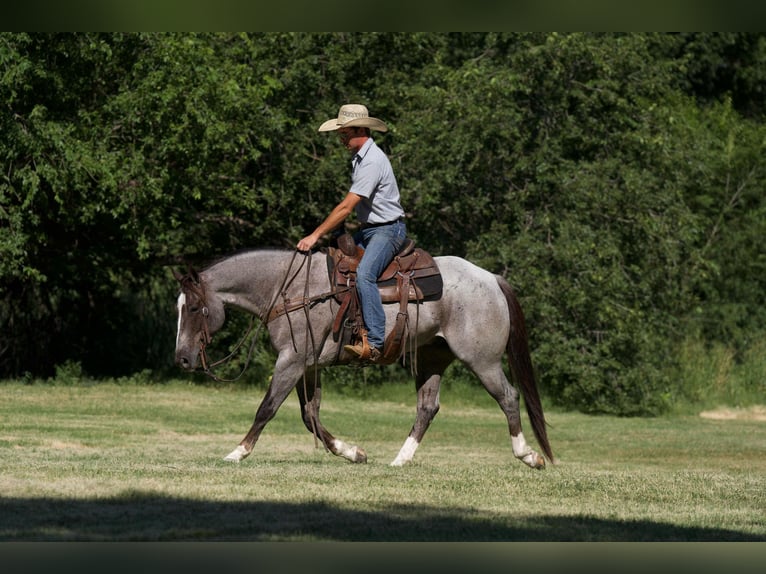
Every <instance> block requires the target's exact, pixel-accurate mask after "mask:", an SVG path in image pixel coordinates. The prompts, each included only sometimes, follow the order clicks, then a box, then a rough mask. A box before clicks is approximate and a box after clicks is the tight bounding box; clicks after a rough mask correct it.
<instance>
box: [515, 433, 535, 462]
mask: <svg viewBox="0 0 766 574" xmlns="http://www.w3.org/2000/svg"><path fill="white" fill-rule="evenodd" d="M511 445H512V446H513V456H515V457H516V458H523V457H524V456H526V455H528V454H529V453H530V452H532V448H531V447H530V446H529V445H528V444H527V441H526V440H525V439H524V433H523V432H520V433H519V434H518V435H517V436H511Z"/></svg>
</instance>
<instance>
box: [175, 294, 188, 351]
mask: <svg viewBox="0 0 766 574" xmlns="http://www.w3.org/2000/svg"><path fill="white" fill-rule="evenodd" d="M184 305H186V295H184V294H183V293H181V294H180V295H179V296H178V329H177V330H176V349H178V341H179V339H180V338H181V311H182V310H183V307H184Z"/></svg>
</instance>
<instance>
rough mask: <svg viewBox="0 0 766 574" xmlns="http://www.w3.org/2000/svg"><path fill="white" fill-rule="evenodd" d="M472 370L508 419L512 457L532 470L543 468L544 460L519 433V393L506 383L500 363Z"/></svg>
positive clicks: (522, 434)
mask: <svg viewBox="0 0 766 574" xmlns="http://www.w3.org/2000/svg"><path fill="white" fill-rule="evenodd" d="M473 370H474V373H476V376H477V377H479V379H480V380H481V382H482V384H483V385H484V388H486V389H487V392H489V394H490V395H492V397H493V398H494V399H495V400H496V401H497V404H498V405H500V408H501V409H502V411H503V413H505V417H506V418H507V419H508V429H509V430H510V432H511V446H512V447H513V455H514V456H515V457H516V458H518V459H520V460H521V461H523V462H524V463H525V464H526V465H528V466H530V467H532V468H545V459H544V458H543V457H542V456H540V455H539V454H538V453H537V452H535V451H534V450H532V447H530V446H529V444H527V441H526V439H525V438H524V433H522V432H521V416H520V414H519V391H518V390H517V389H516V387H514V386H513V385H511V384H510V382H508V379H507V378H506V376H505V373H504V372H503V368H502V366H501V365H500V363H499V362H498V363H497V364H496V365H495V366H488V367H487V368H485V369H477V368H476V367H475V366H473Z"/></svg>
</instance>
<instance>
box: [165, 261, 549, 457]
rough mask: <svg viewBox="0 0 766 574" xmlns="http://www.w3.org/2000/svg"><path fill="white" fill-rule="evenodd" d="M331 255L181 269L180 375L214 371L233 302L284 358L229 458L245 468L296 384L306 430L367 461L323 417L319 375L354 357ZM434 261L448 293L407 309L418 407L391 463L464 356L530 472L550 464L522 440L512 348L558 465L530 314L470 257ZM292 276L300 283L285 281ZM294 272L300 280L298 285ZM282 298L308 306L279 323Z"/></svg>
mask: <svg viewBox="0 0 766 574" xmlns="http://www.w3.org/2000/svg"><path fill="white" fill-rule="evenodd" d="M326 257H327V255H326V254H325V253H322V252H315V253H313V254H303V253H300V252H293V251H287V250H278V249H258V250H250V251H245V252H241V253H238V254H234V255H231V256H229V257H226V258H224V259H221V260H219V261H218V262H216V263H214V264H212V265H210V266H209V267H207V268H205V269H204V270H202V271H199V272H197V271H193V270H190V271H189V273H188V274H186V275H184V276H181V275H180V274H177V273H176V278H177V279H178V280H179V281H180V285H181V292H180V294H179V296H178V333H177V337H176V353H175V359H176V363H177V364H178V365H180V366H181V367H182V368H183V369H186V370H194V369H196V368H197V367H198V365H199V364H200V363H203V365H204V366H205V369H206V370H207V365H206V364H205V363H206V358H205V346H206V345H207V344H208V343H209V342H210V341H211V337H212V335H213V334H214V333H215V332H216V331H217V330H219V329H220V328H221V326H222V325H223V323H224V318H225V312H224V308H225V307H226V306H231V307H234V308H237V309H240V310H243V311H245V312H247V313H250V314H252V315H255V316H256V317H258V318H259V319H260V324H261V326H264V325H265V327H266V328H267V329H268V332H269V336H270V339H271V342H272V344H273V346H274V348H275V350H276V351H277V353H278V356H277V361H276V364H275V368H274V374H273V376H272V379H271V383H270V384H269V387H268V390H267V391H266V395H265V397H264V399H263V401H262V402H261V404H260V406H259V407H258V410H257V412H256V415H255V420H254V422H253V424H252V426H251V428H250V430H249V431H248V433H247V434H246V435H245V437H244V438H243V439H242V441H241V442H240V444H239V445H238V446H237V447H236V448H235V449H234V450H233V451H232V452H231V453H230V454H229V455H228V456H226V457H225V460H228V461H232V462H239V461H241V460H243V459H244V458H245V457H247V456H248V455H249V454H250V453H251V452H252V450H253V447H254V446H255V443H256V441H257V440H258V438H259V436H260V434H261V432H262V431H263V429H264V427H265V426H266V424H267V423H268V422H269V420H271V419H272V417H274V415H275V414H276V412H277V410H278V409H279V407H280V405H282V403H283V402H284V400H285V399H286V398H287V396H288V395H289V394H290V392H291V391H292V389H293V388H295V389H296V390H297V394H298V398H299V401H300V408H301V415H302V418H303V422H304V424H305V426H306V428H307V429H308V430H309V432H311V433H313V434H314V435H315V437H316V438H317V439H318V440H319V441H321V443H322V444H323V445H324V447H325V448H326V449H327V450H329V451H330V452H332V453H333V454H335V455H338V456H341V457H343V458H346V459H347V460H349V461H351V462H358V463H361V462H366V461H367V455H366V453H365V452H364V450H363V449H361V448H359V447H358V446H355V445H350V444H347V443H345V442H344V441H342V440H340V439H338V438H335V437H334V436H333V435H332V434H330V432H328V431H327V429H325V428H324V426H323V425H322V423H321V422H320V420H319V405H320V401H321V380H320V376H319V374H320V370H321V369H322V368H323V367H327V366H331V365H336V364H344V363H349V362H351V361H352V358H351V357H350V356H349V355H348V353H346V352H345V351H343V350H342V349H341V348H339V345H342V342H336V341H335V340H334V338H333V336H332V334H331V331H332V325H333V320H334V315H335V313H336V312H337V310H338V304H337V302H336V301H335V300H334V298H333V297H332V296H327V294H328V292H330V291H331V285H330V280H329V278H328V272H327V265H326ZM434 259H435V261H436V263H437V264H438V267H439V270H440V272H441V276H442V279H443V290H442V294H441V297H440V298H438V299H436V300H426V301H421V302H418V303H410V304H409V309H408V311H409V313H408V314H409V316H410V321H409V325H410V329H409V333H408V335H407V336H408V341H407V347H406V348H407V349H408V351H407V353H406V354H405V356H404V357H403V360H404V361H405V362H406V361H407V360H408V361H409V362H410V366H411V367H414V370H415V371H416V373H415V378H416V385H415V387H416V390H417V410H416V416H415V423H414V425H413V426H412V429H411V430H410V433H409V436H408V437H407V439H406V440H405V441H404V444H403V445H402V447H401V449H400V451H399V453H398V454H397V456H396V458H395V459H394V460H393V461H392V462H391V465H392V466H402V465H404V464H406V463H408V462H410V461H411V460H412V459H413V456H414V455H415V451H416V449H417V448H418V446H419V445H420V443H421V441H422V440H423V436H424V435H425V432H426V430H427V429H428V426H429V425H430V423H431V421H432V420H433V418H434V416H435V415H436V413H437V412H438V411H439V386H440V382H441V377H442V375H443V373H444V371H445V369H446V368H447V366H448V365H449V364H450V363H451V362H452V361H453V360H454V359H455V358H457V359H460V360H461V361H463V363H465V364H466V365H467V366H468V367H469V368H470V369H471V370H472V371H473V372H474V373H475V374H476V376H477V377H478V378H479V380H480V381H481V383H482V384H483V385H484V387H485V388H486V390H487V392H489V394H490V395H491V396H492V397H493V398H494V399H495V400H496V401H497V403H498V404H499V405H500V408H501V409H502V411H503V413H505V416H506V418H507V419H508V427H509V430H510V434H511V446H512V449H513V454H514V456H516V457H517V458H519V459H521V460H522V461H523V462H524V463H525V464H527V465H528V466H530V467H532V468H544V467H545V459H544V458H543V456H541V455H540V454H538V453H537V452H535V451H534V450H533V449H532V448H531V447H530V446H529V444H528V443H527V441H526V440H525V438H524V434H523V433H522V430H521V418H520V413H519V393H518V391H517V390H516V388H515V387H514V386H512V385H511V384H510V383H509V381H508V379H507V378H506V376H505V373H504V372H503V366H502V359H503V355H504V354H505V353H506V352H507V354H508V360H509V364H510V370H511V374H512V378H513V380H514V382H515V383H516V385H518V386H519V387H520V388H521V390H522V393H523V395H524V402H525V406H526V409H527V414H528V416H529V419H530V422H531V425H532V429H533V431H534V434H535V437H536V438H537V442H538V444H539V446H540V448H541V450H542V451H543V454H544V455H545V456H546V457H547V458H548V459H549V460H550V461H553V454H552V451H551V447H550V444H549V442H548V437H547V432H546V426H545V424H546V423H545V418H544V415H543V409H542V405H541V403H540V397H539V394H538V391H537V386H536V383H535V377H534V374H533V368H532V362H531V358H530V355H529V348H528V342H527V334H526V328H525V323H524V315H523V313H522V310H521V307H520V305H519V302H518V300H517V298H516V295H515V294H514V292H513V290H512V289H511V287H510V285H509V284H508V283H507V282H506V281H505V279H503V278H502V277H500V276H499V275H494V274H492V273H490V272H489V271H486V270H484V269H481V268H479V267H477V266H476V265H473V264H472V263H470V262H468V261H466V260H464V259H461V258H458V257H451V256H448V257H436V258H434ZM291 274H292V275H293V278H294V279H296V280H288V276H290V275H291ZM297 275H301V277H300V279H297ZM280 298H281V300H282V301H286V300H292V301H294V300H298V301H301V300H303V301H304V303H305V304H303V305H300V306H299V308H298V310H296V311H293V312H289V313H284V314H280V315H279V316H276V317H275V316H274V314H272V313H271V311H272V310H273V308H274V305H275V303H276V302H277V301H278V300H280ZM385 307H386V326H387V330H390V328H391V325H392V324H394V322H395V320H396V315H397V313H398V311H399V305H386V306H385ZM416 315H417V320H414V317H415V316H416ZM413 325H415V326H414V327H413ZM301 381H302V382H301ZM299 383H300V384H299Z"/></svg>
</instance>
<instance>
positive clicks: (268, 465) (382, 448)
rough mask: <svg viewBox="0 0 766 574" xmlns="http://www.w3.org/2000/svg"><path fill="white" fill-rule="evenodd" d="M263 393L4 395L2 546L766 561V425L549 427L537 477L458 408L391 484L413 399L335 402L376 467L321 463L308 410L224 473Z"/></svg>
mask: <svg viewBox="0 0 766 574" xmlns="http://www.w3.org/2000/svg"><path fill="white" fill-rule="evenodd" d="M262 393H263V391H262V390H258V389H252V388H251V389H244V388H235V387H223V388H214V387H204V386H198V385H190V384H185V383H181V382H176V383H172V384H167V385H135V384H115V383H102V384H78V385H67V386H59V385H50V384H32V385H24V384H21V383H5V384H0V420H2V427H1V429H0V468H1V469H2V470H1V474H0V493H1V495H0V496H1V498H0V540H3V541H29V540H32V541H60V540H83V541H134V540H142V541H154V540H173V541H176V540H182V541H200V540H205V541H210V540H224V541H236V540H254V541H399V542H402V541H766V421H764V420H762V418H763V417H761V416H760V415H761V414H762V411H758V410H757V409H753V410H751V411H748V412H740V413H736V412H735V413H733V415H732V412H731V411H730V412H728V413H726V412H722V413H720V414H724V415H727V416H726V417H724V418H715V416H716V413H711V414H709V416H705V417H702V416H675V417H667V418H654V419H638V418H636V419H625V418H614V417H592V416H586V415H582V414H576V413H567V412H557V411H550V412H548V413H547V418H548V422H549V425H550V428H549V436H550V439H551V443H552V446H553V449H554V452H555V453H556V454H557V456H558V458H559V463H558V464H557V465H549V466H548V468H546V469H545V470H544V471H533V470H531V469H529V468H527V467H526V466H525V465H523V464H522V463H521V462H519V461H517V460H515V459H514V458H513V456H512V453H511V447H510V440H509V437H508V432H507V427H506V424H505V420H504V418H503V416H502V414H501V413H500V410H499V409H498V408H497V406H496V405H495V404H494V403H492V402H491V399H489V398H488V397H486V396H485V395H483V394H478V391H477V394H476V396H475V397H473V396H472V395H470V393H468V394H466V393H465V392H463V393H462V394H460V395H459V396H458V395H457V394H454V395H453V394H452V393H451V392H450V391H449V390H445V391H444V392H443V394H442V401H441V402H442V410H441V412H440V413H439V415H438V416H437V418H436V420H435V422H434V424H433V425H432V427H431V429H430V430H429V432H428V434H427V435H426V438H425V441H424V442H423V444H422V445H421V447H420V450H419V451H418V453H417V454H416V456H415V460H414V462H413V464H411V465H410V466H408V467H404V468H392V467H389V466H388V463H389V462H390V461H391V460H393V458H394V457H395V456H396V453H397V452H398V449H399V447H400V446H401V444H402V442H403V441H404V439H405V437H406V435H407V433H408V431H409V429H410V426H411V424H412V422H413V418H414V404H415V397H414V394H413V393H412V392H410V390H409V389H401V390H395V391H394V392H388V393H387V394H386V395H385V396H386V397H387V398H386V400H383V399H381V398H380V397H376V396H374V394H370V396H369V397H367V398H365V399H362V398H352V397H349V396H342V395H341V394H335V393H333V390H332V389H326V390H325V398H324V404H323V408H322V413H323V421H324V422H325V424H326V426H327V427H328V428H329V430H330V431H331V432H333V433H335V434H336V436H338V437H340V438H343V439H344V440H346V441H348V442H351V443H354V444H359V445H360V446H362V447H363V448H365V449H366V450H367V454H368V457H369V462H368V463H367V464H366V465H353V464H350V463H348V462H346V461H344V460H342V459H339V458H336V457H334V456H332V455H329V454H327V453H325V452H324V451H323V450H322V449H321V448H316V447H315V444H314V441H313V439H312V437H311V435H310V434H308V433H307V432H306V431H305V430H304V428H303V425H302V423H301V421H300V419H299V415H298V412H299V409H298V404H297V399H296V398H295V396H294V395H292V396H291V397H290V398H289V399H288V401H287V403H285V405H284V406H283V407H282V409H281V410H280V411H279V413H278V414H277V416H276V418H275V419H274V420H273V421H272V422H271V423H270V424H269V426H267V427H266V431H265V432H264V434H263V436H262V438H261V440H260V441H259V442H258V444H257V445H256V450H255V452H254V453H253V455H252V456H250V458H248V459H246V460H245V461H244V462H243V463H241V464H239V465H233V464H230V463H225V462H224V461H223V460H222V458H223V456H225V455H226V454H227V453H228V452H229V451H230V450H231V449H232V448H234V447H235V446H236V445H237V444H238V442H239V440H240V439H241V438H242V436H243V435H244V434H245V432H246V431H247V429H248V428H249V426H250V423H251V422H252V418H253V416H254V414H255V409H256V407H257V405H258V403H259V401H260V399H261V396H262ZM525 422H526V419H525ZM526 434H527V437H528V439H530V440H532V439H533V437H532V433H531V430H530V429H529V425H528V424H526Z"/></svg>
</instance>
